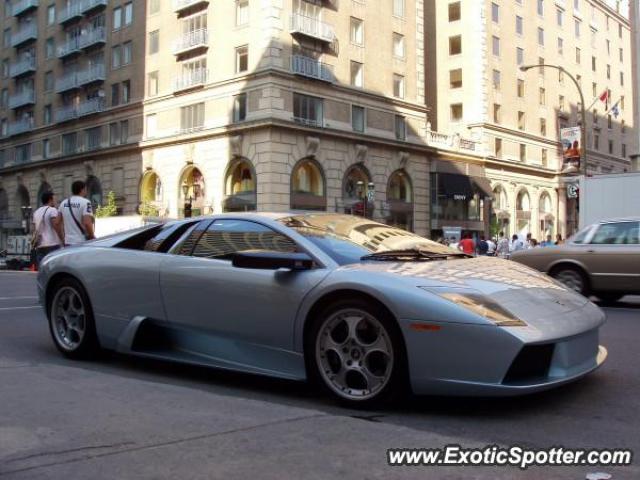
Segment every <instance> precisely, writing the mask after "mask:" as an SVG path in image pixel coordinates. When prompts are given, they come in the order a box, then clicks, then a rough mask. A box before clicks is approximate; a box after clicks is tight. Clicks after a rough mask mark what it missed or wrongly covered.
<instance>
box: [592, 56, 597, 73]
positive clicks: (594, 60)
mask: <svg viewBox="0 0 640 480" xmlns="http://www.w3.org/2000/svg"><path fill="white" fill-rule="evenodd" d="M596 66H597V60H596V57H591V70H592V71H594V72H595V71H596Z"/></svg>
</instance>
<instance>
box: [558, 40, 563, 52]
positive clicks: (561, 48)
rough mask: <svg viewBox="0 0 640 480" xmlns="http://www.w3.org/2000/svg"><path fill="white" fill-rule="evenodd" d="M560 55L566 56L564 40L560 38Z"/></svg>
mask: <svg viewBox="0 0 640 480" xmlns="http://www.w3.org/2000/svg"><path fill="white" fill-rule="evenodd" d="M558 55H560V56H562V55H564V40H563V39H562V38H560V37H558Z"/></svg>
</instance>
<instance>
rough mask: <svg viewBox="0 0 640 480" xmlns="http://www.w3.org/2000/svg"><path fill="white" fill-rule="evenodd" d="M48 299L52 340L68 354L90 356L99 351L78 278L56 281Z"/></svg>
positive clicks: (90, 310)
mask: <svg viewBox="0 0 640 480" xmlns="http://www.w3.org/2000/svg"><path fill="white" fill-rule="evenodd" d="M50 298H51V299H50V301H49V306H48V307H49V308H48V313H49V330H50V332H51V337H52V338H53V343H54V344H55V346H56V347H57V348H58V350H60V352H62V354H63V355H65V356H67V357H69V358H77V359H80V358H91V357H93V356H95V355H96V354H97V353H98V351H99V348H100V347H99V344H98V338H97V335H96V327H95V321H94V318H93V311H92V309H91V304H90V302H89V297H88V296H87V293H86V292H85V290H84V288H82V285H81V284H80V282H78V281H77V280H75V279H73V278H65V279H63V280H61V281H60V282H58V283H57V284H56V285H55V287H54V289H53V292H52V294H51V297H50Z"/></svg>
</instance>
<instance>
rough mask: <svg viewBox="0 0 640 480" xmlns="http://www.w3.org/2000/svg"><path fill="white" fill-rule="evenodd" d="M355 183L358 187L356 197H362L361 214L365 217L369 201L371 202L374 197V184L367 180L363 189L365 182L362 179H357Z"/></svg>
mask: <svg viewBox="0 0 640 480" xmlns="http://www.w3.org/2000/svg"><path fill="white" fill-rule="evenodd" d="M356 185H357V188H358V197H359V198H361V199H362V216H363V217H366V216H367V209H368V208H369V202H373V201H374V199H375V193H376V186H375V184H374V183H373V182H369V183H367V185H366V189H365V184H364V182H363V181H362V180H358V183H356Z"/></svg>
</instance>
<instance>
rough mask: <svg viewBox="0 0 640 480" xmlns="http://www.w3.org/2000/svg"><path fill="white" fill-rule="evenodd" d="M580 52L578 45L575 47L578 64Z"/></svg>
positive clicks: (578, 62)
mask: <svg viewBox="0 0 640 480" xmlns="http://www.w3.org/2000/svg"><path fill="white" fill-rule="evenodd" d="M580 53H581V50H580V49H579V48H578V47H576V63H577V64H578V65H579V64H580V60H581V55H580Z"/></svg>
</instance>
